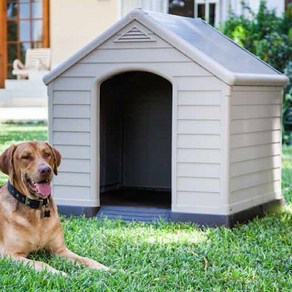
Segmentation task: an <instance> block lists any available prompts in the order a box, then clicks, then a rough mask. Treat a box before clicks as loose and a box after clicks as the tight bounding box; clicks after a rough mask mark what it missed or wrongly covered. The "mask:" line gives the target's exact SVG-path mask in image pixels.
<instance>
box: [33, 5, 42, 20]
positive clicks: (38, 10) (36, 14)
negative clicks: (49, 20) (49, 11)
mask: <svg viewBox="0 0 292 292" xmlns="http://www.w3.org/2000/svg"><path fill="white" fill-rule="evenodd" d="M42 17H43V5H42V3H41V2H39V1H37V2H33V3H32V18H42Z"/></svg>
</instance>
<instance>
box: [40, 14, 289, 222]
mask: <svg viewBox="0 0 292 292" xmlns="http://www.w3.org/2000/svg"><path fill="white" fill-rule="evenodd" d="M44 82H45V83H46V85H47V86H48V94H49V141H50V143H51V144H53V145H54V147H56V148H58V149H59V150H60V151H61V153H62V156H63V161H62V164H61V167H60V171H59V175H58V176H57V177H56V178H55V180H54V184H53V194H54V197H55V199H56V202H57V204H58V206H59V210H60V212H61V213H65V214H86V215H87V216H94V215H95V214H96V213H97V212H98V210H99V209H100V207H103V206H102V205H103V204H102V200H101V196H102V193H103V192H109V191H111V190H119V189H124V190H131V192H133V190H134V192H135V189H137V196H138V195H139V192H141V190H145V191H147V190H151V191H154V192H155V191H157V193H156V194H157V196H159V194H161V193H163V192H167V191H168V192H169V193H170V196H169V200H170V201H169V209H168V212H167V214H168V215H167V216H168V219H170V220H177V221H193V222H196V223H199V224H206V225H226V226H232V225H233V224H235V223H236V222H237V221H243V220H245V219H249V218H251V217H253V216H255V215H260V214H261V213H262V212H263V210H266V209H268V207H269V206H272V205H279V204H280V203H281V201H282V195H281V100H282V91H283V87H284V86H285V84H286V83H287V78H286V77H285V76H284V75H282V74H280V73H279V72H278V71H276V70H275V69H273V68H272V67H270V66H269V65H267V64H265V63H264V62H262V61H261V60H259V59H258V58H256V57H255V56H254V55H252V54H250V53H249V52H248V51H246V50H244V49H243V48H241V47H239V46H238V45H236V44H235V43H233V42H232V41H231V40H229V39H228V38H226V37H224V36H223V35H222V34H221V33H219V32H218V31H216V30H215V29H214V28H212V27H211V26H209V25H208V24H206V23H205V22H204V21H202V20H200V19H191V18H185V17H179V16H173V15H164V14H158V13H152V12H146V11H143V10H140V9H136V10H133V11H132V12H130V13H129V14H128V15H127V16H125V17H124V18H122V19H121V20H119V21H118V22H116V23H115V24H114V25H112V26H111V27H110V28H109V29H108V30H107V31H105V32H104V33H103V34H101V35H100V36H98V37H97V38H96V39H94V40H93V41H92V42H90V43H89V44H88V45H86V46H85V47H84V48H83V49H81V50H80V51H78V52H77V53H76V54H75V55H73V56H72V57H70V58H69V59H68V60H67V61H65V62H64V63H63V64H61V65H60V66H59V67H57V68H56V69H54V70H53V71H52V72H50V73H49V74H47V75H46V76H45V77H44ZM138 190H139V192H138ZM124 193H125V192H124ZM121 196H122V195H121ZM152 196H153V194H152ZM125 204H126V203H125ZM126 207H127V206H126ZM154 207H155V202H154ZM156 207H158V206H156ZM137 208H138V207H137ZM144 209H145V208H144ZM147 210H148V208H146V212H147ZM149 210H150V208H149ZM137 212H139V210H138V211H137Z"/></svg>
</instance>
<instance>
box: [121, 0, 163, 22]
mask: <svg viewBox="0 0 292 292" xmlns="http://www.w3.org/2000/svg"><path fill="white" fill-rule="evenodd" d="M117 1H118V9H119V18H121V17H123V16H125V15H126V14H127V13H128V12H130V10H132V9H134V8H142V9H145V10H151V11H154V12H161V13H168V0H117Z"/></svg>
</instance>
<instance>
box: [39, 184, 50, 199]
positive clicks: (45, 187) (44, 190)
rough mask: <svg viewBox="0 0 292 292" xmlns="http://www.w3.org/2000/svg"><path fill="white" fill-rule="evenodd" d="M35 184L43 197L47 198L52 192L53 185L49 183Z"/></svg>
mask: <svg viewBox="0 0 292 292" xmlns="http://www.w3.org/2000/svg"><path fill="white" fill-rule="evenodd" d="M35 186H36V188H37V191H38V194H39V195H40V196H41V197H43V198H46V197H48V196H49V195H50V194H51V185H50V184H49V183H36V184H35Z"/></svg>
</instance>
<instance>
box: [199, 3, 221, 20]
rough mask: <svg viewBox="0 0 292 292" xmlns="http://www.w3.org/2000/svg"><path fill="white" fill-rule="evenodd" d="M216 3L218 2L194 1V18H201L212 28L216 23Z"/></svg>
mask: <svg viewBox="0 0 292 292" xmlns="http://www.w3.org/2000/svg"><path fill="white" fill-rule="evenodd" d="M218 2H219V0H196V1H195V3H196V5H195V6H196V7H195V17H199V18H202V19H204V20H206V21H207V22H208V23H209V24H211V25H213V26H214V25H215V24H216V23H217V19H216V14H217V15H218V12H217V11H216V10H217V9H218Z"/></svg>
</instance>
